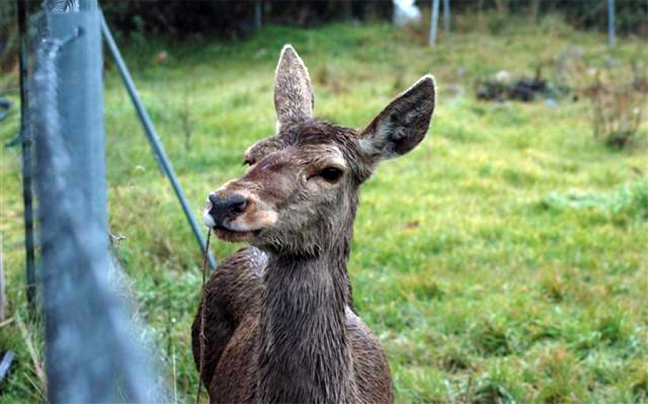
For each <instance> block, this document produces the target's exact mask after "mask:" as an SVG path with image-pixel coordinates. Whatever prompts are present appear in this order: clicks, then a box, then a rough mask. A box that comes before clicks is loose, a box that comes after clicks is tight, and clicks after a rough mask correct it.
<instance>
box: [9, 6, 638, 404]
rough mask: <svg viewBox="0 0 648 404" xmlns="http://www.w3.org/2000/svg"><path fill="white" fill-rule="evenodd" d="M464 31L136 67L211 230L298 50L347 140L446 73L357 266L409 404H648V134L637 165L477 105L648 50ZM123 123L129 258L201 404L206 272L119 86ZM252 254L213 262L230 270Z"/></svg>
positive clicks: (15, 268) (115, 93) (173, 57)
mask: <svg viewBox="0 0 648 404" xmlns="http://www.w3.org/2000/svg"><path fill="white" fill-rule="evenodd" d="M473 23H474V24H473ZM456 27H457V30H458V31H459V32H457V33H455V34H453V35H452V36H445V35H442V36H441V38H440V43H439V46H438V47H437V49H435V50H434V51H432V50H430V49H428V48H426V47H425V46H422V45H421V44H420V39H419V38H418V37H416V36H414V35H413V34H405V33H402V32H401V31H399V30H397V29H395V28H393V27H390V26H383V25H377V26H368V27H351V26H346V25H333V26H327V27H323V28H318V29H314V30H298V29H288V28H279V27H267V28H264V29H263V30H262V31H261V32H260V33H258V34H256V35H255V36H254V37H253V38H251V39H250V40H248V41H246V42H242V43H238V44H227V45H225V44H221V43H219V42H218V41H215V40H206V39H195V40H191V41H187V42H185V43H182V44H168V43H162V42H158V41H155V40H150V41H148V42H143V41H139V42H137V41H132V42H131V45H130V47H129V48H127V49H125V50H124V51H125V56H126V58H127V59H128V61H129V64H130V66H131V68H132V69H133V70H134V78H135V81H136V82H137V84H138V86H139V88H140V90H141V94H142V97H143V98H144V101H145V104H146V105H147V107H148V109H149V112H150V114H151V116H152V119H153V121H154V122H155V124H156V126H157V129H158V131H159V133H160V136H161V138H162V140H163V142H164V145H165V147H166V150H167V152H168V154H169V157H170V158H171V160H172V161H173V164H174V166H175V169H176V171H177V173H178V175H179V178H180V182H181V183H182V185H183V186H184V188H185V191H186V193H187V195H188V197H189V199H190V201H191V203H192V206H193V208H194V210H195V212H196V214H197V215H198V214H199V213H200V210H201V207H202V204H203V201H204V200H205V196H206V194H207V193H208V192H209V191H210V190H212V189H214V188H216V187H217V186H219V185H220V184H222V183H223V182H225V181H226V180H228V179H230V178H232V177H236V176H239V175H241V174H242V173H243V172H244V168H243V167H242V166H241V162H242V154H243V151H244V150H245V149H246V148H247V147H248V146H249V145H250V144H251V143H252V142H254V141H255V140H256V139H259V138H263V137H267V136H271V135H272V134H273V133H274V125H275V121H274V111H273V105H272V85H273V74H274V67H275V63H276V58H277V56H278V52H279V50H280V49H281V46H282V45H283V44H284V43H292V44H293V45H294V46H295V48H296V49H297V50H298V52H300V54H301V56H302V58H303V59H304V61H305V62H306V64H307V65H308V66H309V68H310V73H311V78H312V80H313V82H314V86H315V96H316V107H315V109H316V113H317V114H318V115H319V116H320V117H323V118H326V119H329V120H333V121H336V122H338V123H340V124H343V125H348V126H356V127H359V126H363V125H364V124H366V123H367V122H368V121H369V120H370V119H371V118H372V117H373V116H374V115H375V114H376V113H377V112H379V111H380V109H381V108H382V107H383V106H384V105H385V104H386V103H387V102H388V101H389V100H390V98H391V97H393V96H394V95H396V94H397V93H398V92H399V91H401V90H403V89H405V88H407V87H408V86H409V85H410V84H411V83H413V82H414V81H415V80H416V79H418V78H419V77H420V76H421V75H423V74H425V73H427V72H431V73H433V74H434V75H435V76H436V78H437V81H438V83H439V96H438V106H437V110H436V113H435V118H434V122H433V123H432V126H431V129H430V133H429V136H428V138H427V139H426V140H425V141H424V142H423V144H422V145H421V146H420V147H419V148H418V149H416V150H415V151H414V152H412V153H411V154H410V155H408V156H406V157H404V158H402V159H400V160H398V161H394V162H389V163H386V164H383V166H382V167H380V169H379V170H378V171H377V173H376V174H375V176H374V177H373V178H372V179H371V180H370V181H369V182H368V183H367V184H366V185H365V186H364V188H363V191H362V198H361V205H360V210H359V215H358V219H357V222H356V227H355V240H354V244H353V252H352V258H351V262H350V264H349V268H350V270H351V273H352V278H353V281H354V293H355V302H356V305H357V309H358V312H359V314H360V315H361V316H362V318H363V319H364V320H365V321H366V322H367V323H368V324H369V326H370V327H371V328H372V329H373V330H374V332H375V333H376V335H378V337H379V339H380V341H381V342H382V344H383V346H384V348H385V350H386V351H387V355H388V357H389V361H390V364H391V370H392V374H393V378H394V385H395V392H396V399H397V401H398V402H403V403H405V402H483V403H487V402H498V400H499V401H501V402H513V401H515V402H592V403H631V402H645V401H647V399H646V397H647V395H648V366H647V358H648V341H647V338H648V301H647V298H646V296H647V293H648V267H647V261H648V251H647V245H648V180H647V178H648V165H647V161H648V159H647V157H648V153H647V150H648V148H647V147H646V142H645V138H646V129H645V128H646V125H644V127H643V129H642V131H643V132H642V133H641V135H642V139H640V140H639V141H638V142H637V143H636V144H635V145H634V146H633V147H631V148H629V149H627V150H621V151H619V150H613V149H610V148H608V147H606V146H605V145H604V144H603V143H601V142H598V141H596V140H595V139H594V138H593V135H592V129H591V124H590V108H589V105H588V103H587V102H586V101H584V100H582V99H581V100H580V101H577V102H574V101H572V99H571V98H570V97H566V98H562V99H559V106H558V107H557V108H552V107H549V106H547V105H545V103H544V102H543V101H538V102H535V103H528V104H527V103H516V102H505V103H486V102H480V101H477V100H476V99H475V96H474V91H473V90H474V84H475V83H476V82H477V81H478V80H480V79H482V78H484V77H489V76H491V75H493V74H494V73H496V72H498V71H500V70H502V69H504V70H508V71H510V72H513V73H515V74H526V75H532V74H533V73H534V71H535V69H536V67H537V66H544V67H545V69H544V72H545V75H546V76H547V77H548V78H549V79H550V80H553V73H552V72H553V71H554V70H553V68H552V66H554V64H555V62H556V61H558V60H560V55H561V54H563V53H564V52H565V51H566V50H569V49H572V48H574V47H578V48H579V49H581V50H582V53H583V56H582V61H583V63H585V64H587V65H588V66H592V67H602V66H606V65H609V64H610V63H612V62H613V63H616V65H618V66H619V67H618V69H622V68H628V66H629V63H630V62H631V61H633V60H638V61H640V62H642V63H644V66H645V63H646V62H647V61H648V60H647V57H646V52H645V51H646V44H645V42H643V41H642V40H639V39H634V40H633V39H620V40H619V44H618V46H617V47H616V48H615V49H613V50H611V49H609V48H608V47H607V46H606V42H605V37H603V36H601V35H599V34H596V33H583V32H577V31H573V30H572V29H571V28H569V27H568V26H566V25H564V24H563V23H561V22H560V20H557V19H553V18H549V19H546V20H544V21H543V22H541V23H540V24H538V25H535V26H528V25H525V24H517V23H513V22H512V23H510V24H508V25H505V26H504V27H500V28H498V35H492V34H491V32H489V30H488V25H486V26H483V27H482V26H480V25H479V24H477V23H475V21H474V20H466V21H463V20H459V21H458V22H457V24H456ZM469 27H472V28H469ZM491 28H492V27H491ZM162 51H164V52H167V54H168V58H167V60H166V62H163V63H160V62H157V61H156V55H157V54H158V53H159V52H162ZM610 61H612V62H610ZM3 80H4V82H2V83H0V84H3V85H7V83H9V82H10V81H11V80H13V79H12V78H10V77H9V78H3ZM106 120H107V124H106V130H107V141H108V144H107V149H108V182H109V184H110V188H109V196H110V230H111V232H112V233H113V234H117V235H123V236H124V237H125V239H124V240H123V241H121V242H120V244H119V246H118V248H117V251H118V254H119V258H120V260H121V262H122V263H123V266H124V269H125V271H126V272H127V274H128V275H129V276H130V279H131V281H132V288H133V291H134V294H135V296H136V298H137V302H138V304H139V308H140V315H141V317H142V318H143V320H145V322H146V323H148V324H149V325H150V327H151V328H152V330H153V334H154V338H155V339H156V342H157V343H156V346H157V347H159V348H158V349H157V350H156V352H155V355H156V357H158V358H159V359H160V360H161V366H162V370H163V372H164V374H165V377H166V379H167V381H168V385H169V389H170V391H171V393H172V397H174V399H177V400H178V401H180V402H185V401H191V400H192V395H193V392H194V389H195V385H196V383H197V374H196V372H195V370H194V365H193V360H192V359H191V352H190V333H189V329H190V324H191V321H192V319H193V315H194V312H195V309H196V307H197V302H198V299H199V294H200V279H201V275H200V262H201V256H200V252H199V251H198V250H197V248H196V245H195V241H194V239H193V236H192V234H191V232H190V230H189V228H188V226H187V224H186V223H185V219H184V217H183V215H182V212H181V210H180V207H179V205H178V204H177V203H176V200H175V197H174V195H173V193H172V191H171V188H170V186H169V184H168V183H167V180H166V179H165V178H164V177H163V176H162V175H161V174H160V172H159V170H158V169H157V167H156V162H155V160H154V159H153V157H152V155H151V152H150V148H149V146H148V144H147V142H146V140H145V137H144V135H143V133H142V131H141V128H140V125H139V123H138V121H137V119H136V117H135V114H134V112H133V109H132V106H131V104H130V102H129V100H128V97H127V95H126V93H125V91H124V89H123V88H122V86H121V84H120V82H119V79H118V77H117V75H116V72H115V69H114V68H113V67H112V66H111V67H109V69H108V71H107V74H106ZM17 127H18V118H17V115H14V116H13V117H12V118H11V119H9V120H8V121H5V122H3V123H2V124H1V126H0V140H1V141H2V142H6V141H7V140H9V139H10V138H12V137H13V136H14V134H15V133H16V130H17ZM0 156H1V161H0V167H1V173H0V181H1V185H2V193H1V194H0V203H1V208H2V212H1V215H2V221H1V223H0V232H2V236H3V238H2V243H3V244H2V246H3V249H4V264H5V271H6V273H7V281H8V290H7V293H8V296H9V299H10V306H9V316H10V317H12V318H13V319H14V320H13V322H11V323H10V324H8V325H4V326H2V328H1V329H0V347H1V348H3V349H6V348H10V349H13V350H15V351H16V352H17V353H18V355H19V358H20V360H19V362H18V366H17V369H16V370H15V372H14V373H13V375H12V377H11V378H10V379H9V382H8V384H7V385H6V387H5V389H4V390H5V392H4V396H3V397H2V401H3V402H7V403H11V402H26V401H39V400H42V384H41V383H40V382H39V379H38V377H37V373H36V371H35V367H34V365H33V363H34V361H33V360H32V359H31V358H30V355H29V350H28V348H27V345H26V343H25V341H26V340H30V341H31V342H32V343H33V345H34V346H35V348H34V349H35V350H36V351H38V352H40V349H41V345H42V343H41V342H40V338H39V337H38V333H39V331H38V326H37V324H35V323H34V322H33V321H32V322H29V321H27V320H26V319H27V315H26V310H25V298H24V293H23V290H22V289H23V265H24V264H23V255H24V253H23V250H22V213H21V209H22V201H21V191H20V176H19V175H20V159H19V156H20V154H19V150H18V149H16V148H14V149H2V151H0ZM239 247H240V246H239V245H228V244H224V243H222V242H214V243H213V250H214V252H215V253H216V255H217V256H218V257H224V256H225V255H226V254H228V253H230V252H232V251H234V250H235V249H237V248H239ZM21 325H24V327H22V330H21ZM38 355H40V357H42V354H38ZM38 355H37V356H38ZM40 360H42V359H39V361H40Z"/></svg>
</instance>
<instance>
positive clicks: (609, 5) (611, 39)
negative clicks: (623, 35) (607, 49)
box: [607, 0, 616, 46]
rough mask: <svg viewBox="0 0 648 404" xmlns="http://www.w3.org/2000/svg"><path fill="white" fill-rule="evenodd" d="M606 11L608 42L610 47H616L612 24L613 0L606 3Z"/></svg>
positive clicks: (613, 25)
mask: <svg viewBox="0 0 648 404" xmlns="http://www.w3.org/2000/svg"><path fill="white" fill-rule="evenodd" d="M607 11H608V41H609V43H610V46H614V45H616V35H615V34H616V33H615V24H614V0H608V1H607Z"/></svg>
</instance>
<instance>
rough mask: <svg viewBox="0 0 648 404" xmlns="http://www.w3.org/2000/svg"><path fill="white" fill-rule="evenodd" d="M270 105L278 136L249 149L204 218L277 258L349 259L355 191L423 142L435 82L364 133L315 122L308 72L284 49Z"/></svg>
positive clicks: (425, 81) (393, 106)
mask: <svg viewBox="0 0 648 404" xmlns="http://www.w3.org/2000/svg"><path fill="white" fill-rule="evenodd" d="M274 102H275V110H276V114H277V133H276V134H275V135H274V136H273V137H270V138H267V139H264V140H260V141H258V142H257V143H255V144H254V145H252V146H251V147H250V148H249V149H248V150H247V151H246V152H245V156H244V161H245V163H246V164H247V165H248V166H249V169H248V170H247V172H246V173H245V175H244V176H243V177H241V178H239V179H236V180H232V181H229V182H227V183H226V184H225V185H223V186H222V187H220V188H219V189H217V190H215V191H214V192H212V193H210V194H209V198H208V200H209V202H208V203H207V206H206V208H205V211H204V215H203V219H204V222H205V224H206V225H207V226H209V227H212V228H214V230H215V233H216V235H217V236H218V237H219V238H221V239H223V240H227V241H247V242H249V243H250V244H252V245H255V246H257V247H259V248H260V249H262V250H265V251H268V252H273V253H279V254H298V255H316V254H319V253H321V252H322V251H332V250H333V249H336V248H337V249H340V250H341V251H340V252H341V253H342V254H344V255H345V256H346V255H347V254H348V250H349V245H350V239H351V234H352V229H353V221H354V219H355V213H356V208H357V205H358V189H359V187H360V185H361V184H362V183H363V182H364V181H366V180H367V179H368V178H369V177H370V176H371V174H372V173H373V171H374V170H375V168H376V166H377V165H378V163H379V162H381V161H382V160H386V159H391V158H395V157H398V156H402V155H404V154H406V153H407V152H409V151H410V150H412V149H414V148H415V147H416V146H417V145H418V144H419V143H421V141H422V140H423V139H424V138H425V135H426V133H427V130H428V127H429V124H430V120H431V118H432V113H433V111H434V106H435V82H434V79H433V77H432V76H431V75H426V76H423V77H422V78H421V79H420V80H419V81H418V82H416V83H415V84H414V85H413V86H412V87H411V88H410V89H408V90H407V91H405V92H404V93H402V94H401V95H399V96H398V97H396V98H395V99H394V100H393V101H392V102H390V103H389V104H388V105H387V106H386V107H385V108H384V109H383V110H382V112H380V113H379V114H378V115H377V116H376V117H375V118H374V119H373V120H372V121H371V122H370V123H369V124H368V125H367V126H366V127H365V128H364V129H360V130H356V129H351V128H346V127H342V126H338V125H334V124H331V123H328V122H323V121H320V120H317V119H315V118H313V106H314V99H313V91H312V88H311V84H310V78H309V76H308V70H307V69H306V66H305V65H304V63H303V62H302V60H301V58H300V57H299V56H298V55H297V53H296V52H295V50H294V49H293V48H292V47H291V46H290V45H287V46H285V47H284V48H283V50H282V52H281V56H280V57H279V64H278V66H277V71H276V79H275V88H274Z"/></svg>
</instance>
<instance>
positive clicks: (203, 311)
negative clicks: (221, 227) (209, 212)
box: [196, 227, 211, 404]
mask: <svg viewBox="0 0 648 404" xmlns="http://www.w3.org/2000/svg"><path fill="white" fill-rule="evenodd" d="M210 238H211V227H210V228H209V230H208V231H207V243H206V247H205V254H204V256H203V267H202V288H201V289H202V298H201V305H200V330H199V333H198V341H199V343H200V349H199V351H200V358H199V360H198V366H199V367H200V369H199V372H198V373H199V376H200V378H199V379H198V387H197V388H196V404H199V403H200V392H201V390H202V384H203V376H204V374H203V369H204V367H205V320H206V319H207V316H206V313H207V300H206V299H207V294H206V293H205V283H206V279H207V261H208V256H209V239H210Z"/></svg>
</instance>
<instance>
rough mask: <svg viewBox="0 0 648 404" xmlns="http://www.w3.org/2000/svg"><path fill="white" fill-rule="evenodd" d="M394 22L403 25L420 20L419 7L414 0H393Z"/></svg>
mask: <svg viewBox="0 0 648 404" xmlns="http://www.w3.org/2000/svg"><path fill="white" fill-rule="evenodd" d="M393 2H394V24H395V25H397V26H399V27H404V26H405V25H407V24H411V23H418V22H420V21H421V9H419V8H418V6H415V5H414V2H415V0H393Z"/></svg>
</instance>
